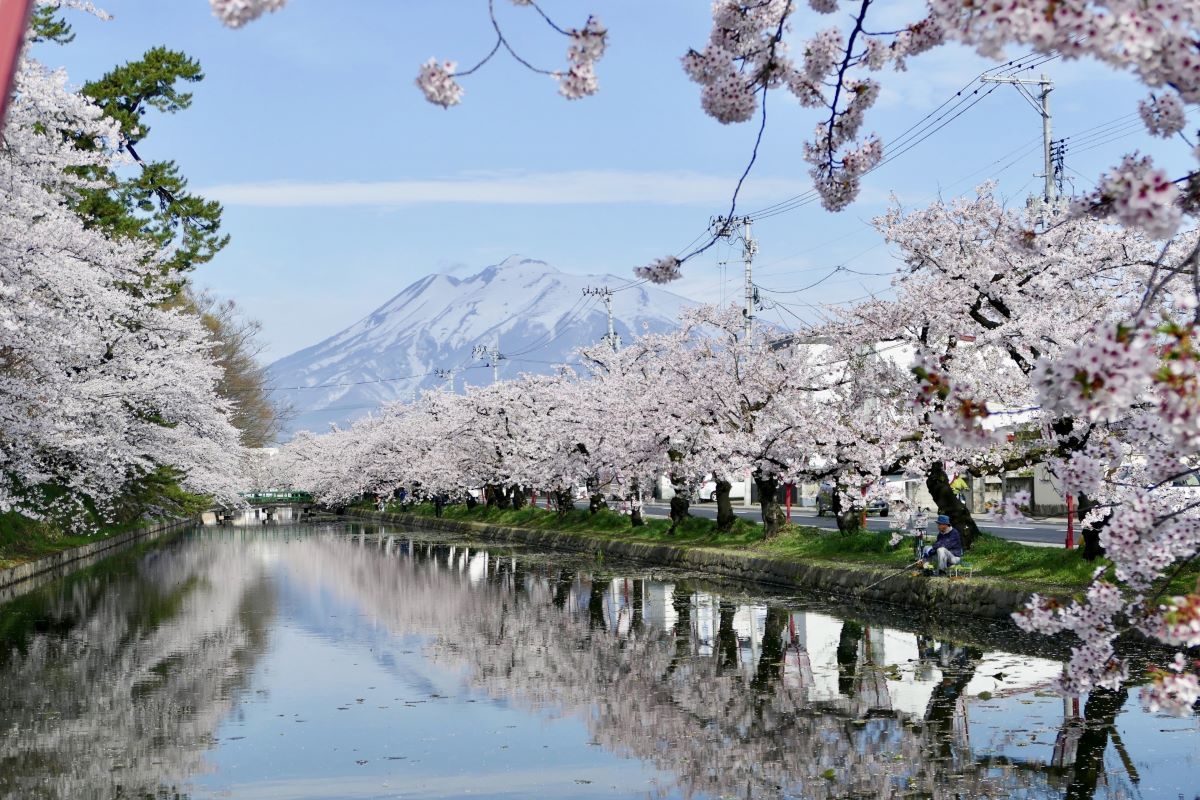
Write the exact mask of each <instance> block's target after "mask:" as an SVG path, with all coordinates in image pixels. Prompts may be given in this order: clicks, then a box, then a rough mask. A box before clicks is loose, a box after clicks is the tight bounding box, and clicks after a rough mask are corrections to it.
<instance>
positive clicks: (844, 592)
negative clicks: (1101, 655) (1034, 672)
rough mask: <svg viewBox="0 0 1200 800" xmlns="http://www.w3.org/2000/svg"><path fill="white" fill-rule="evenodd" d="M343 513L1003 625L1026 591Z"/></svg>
mask: <svg viewBox="0 0 1200 800" xmlns="http://www.w3.org/2000/svg"><path fill="white" fill-rule="evenodd" d="M345 516H347V517H350V518H354V519H360V520H370V521H374V522H385V523H392V524H398V525H406V526H411V527H415V528H422V529H427V530H436V531H444V532H449V533H458V534H467V535H471V536H478V537H480V538H483V539H488V540H494V541H503V542H512V543H517V544H522V545H529V546H534V547H541V548H547V549H553V550H561V551H566V552H573V553H590V554H593V555H598V556H601V557H604V558H615V559H621V560H625V561H629V562H631V563H636V564H642V565H654V566H662V567H670V568H673V569H685V570H696V571H699V572H705V573H709V574H712V575H718V576H721V577H725V578H732V579H735V580H741V581H747V582H750V583H757V584H763V585H767V586H772V587H777V588H783V589H797V590H803V591H807V592H818V593H827V594H834V595H841V596H845V597H850V598H854V599H856V600H866V601H870V602H878V603H888V604H891V605H896V606H901V607H903V608H906V609H913V610H919V611H931V612H937V613H939V614H951V615H963V614H965V615H970V616H973V617H979V618H982V619H995V620H1007V619H1008V618H1009V615H1010V614H1012V612H1013V611H1015V610H1017V609H1018V608H1020V607H1021V605H1022V604H1023V603H1024V602H1025V601H1026V600H1027V599H1028V598H1029V596H1030V594H1032V593H1033V592H1032V590H1030V589H1027V588H1020V587H1016V586H1012V585H1002V584H1000V583H999V582H998V581H994V580H989V579H987V578H983V577H967V578H930V577H925V576H923V575H915V576H914V575H912V574H910V573H909V572H900V573H899V574H897V570H894V569H884V568H877V567H872V566H865V565H863V566H860V565H856V564H833V563H827V562H813V563H810V562H803V561H794V560H788V559H781V558H768V557H763V556H758V555H751V554H747V553H739V552H737V551H733V550H726V549H718V548H711V547H695V546H680V545H670V544H657V543H649V542H636V541H623V540H619V539H609V538H605V537H603V536H598V535H594V534H580V533H572V532H563V531H550V530H536V529H531V528H519V527H512V526H505V525H494V524H489V523H481V522H471V521H465V520H448V519H438V518H430V517H427V516H424V515H419V514H389V513H378V512H358V511H356V512H354V513H349V514H346V515H345ZM1040 593H1041V594H1043V595H1045V594H1056V595H1061V596H1063V597H1065V596H1067V595H1068V594H1069V591H1068V590H1067V589H1065V588H1064V589H1063V590H1062V591H1061V592H1046V591H1045V590H1041V591H1040Z"/></svg>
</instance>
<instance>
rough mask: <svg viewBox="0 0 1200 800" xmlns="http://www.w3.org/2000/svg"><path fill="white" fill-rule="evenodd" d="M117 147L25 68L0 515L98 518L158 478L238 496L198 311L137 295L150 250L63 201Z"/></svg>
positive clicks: (61, 79) (95, 118) (233, 442)
mask: <svg viewBox="0 0 1200 800" xmlns="http://www.w3.org/2000/svg"><path fill="white" fill-rule="evenodd" d="M63 132H69V133H70V136H66V135H64V133H63ZM81 140H82V141H88V142H90V143H91V144H92V145H93V146H92V147H91V148H90V149H85V148H81V147H77V146H76V144H75V143H76V142H78V141H81ZM116 141H118V132H117V129H116V127H115V125H114V124H113V123H111V122H110V121H109V120H108V119H107V118H105V117H104V116H103V114H102V113H101V111H100V109H99V108H98V107H96V106H95V105H94V104H93V103H92V102H91V101H90V100H88V99H87V98H85V97H82V96H81V95H78V94H75V93H73V92H71V91H69V90H68V89H67V88H66V76H65V74H63V73H61V72H50V71H49V70H47V69H46V68H44V67H43V66H41V65H40V64H38V63H37V62H35V61H33V60H32V59H28V58H26V59H23V60H22V62H21V64H20V66H19V69H18V75H17V80H16V94H15V96H14V98H13V100H12V104H11V106H10V110H9V117H8V124H7V127H6V129H5V131H4V142H3V148H2V150H0V152H2V153H3V158H0V186H2V187H3V188H2V189H0V192H3V197H4V203H3V210H0V229H2V230H3V235H2V236H0V286H2V287H3V288H2V289H0V291H2V292H3V295H4V300H5V302H4V303H3V306H2V307H0V360H2V362H3V370H2V371H0V372H2V376H0V397H2V400H0V408H3V411H0V459H2V460H3V463H4V469H3V471H2V476H0V507H3V508H5V509H11V508H15V509H17V510H19V511H21V512H22V513H26V514H30V515H34V516H43V515H46V514H51V515H54V516H56V517H61V518H63V519H65V520H73V521H78V520H80V519H83V518H86V517H87V516H90V514H91V513H92V511H99V512H100V515H101V517H102V518H103V517H106V516H108V515H109V513H110V512H111V509H112V507H113V501H114V500H115V499H116V498H117V497H118V496H119V495H120V494H121V493H122V492H124V491H127V490H129V489H130V488H131V487H136V486H137V485H138V484H139V482H141V481H144V480H146V479H147V478H148V477H149V476H153V475H156V474H159V473H162V472H163V471H166V472H168V473H171V474H175V475H178V476H179V477H180V478H181V480H182V482H183V485H184V487H185V488H187V489H189V490H191V491H194V492H198V493H201V494H210V495H213V496H215V497H218V498H222V499H225V500H227V501H229V502H237V490H238V489H239V488H240V487H239V486H238V475H239V471H240V459H241V446H240V444H239V439H238V435H237V431H236V430H235V429H234V428H233V426H232V425H231V424H230V422H229V416H228V415H229V407H228V405H227V404H226V403H225V402H224V401H221V400H220V399H219V398H218V397H217V394H216V391H215V387H216V384H217V381H218V380H219V379H220V370H219V368H218V367H217V366H216V365H215V363H214V361H213V352H212V343H211V342H210V340H209V338H208V335H207V333H206V331H205V330H204V328H203V326H202V325H201V322H200V320H199V318H198V317H197V316H195V315H194V314H189V313H186V312H184V311H181V310H175V309H171V308H167V307H166V306H164V305H163V304H162V301H163V300H164V299H165V296H162V295H159V294H156V290H155V289H153V288H147V287H152V286H153V284H154V280H153V277H154V275H155V271H156V270H157V263H156V259H155V254H154V253H153V252H148V251H147V250H146V249H145V247H144V246H143V245H142V244H140V243H138V242H136V241H134V240H128V239H121V240H118V239H113V238H109V237H108V236H107V235H106V234H105V233H103V232H102V231H98V230H95V229H92V228H89V227H88V226H86V225H85V224H84V222H83V221H82V220H81V219H80V218H79V217H78V216H77V215H76V213H75V212H74V211H73V210H72V209H71V208H70V206H69V201H70V199H71V198H72V197H73V196H75V194H76V193H77V192H78V191H80V190H82V189H84V188H86V187H87V185H88V183H87V181H86V179H83V178H80V177H78V176H79V175H81V174H87V173H88V172H89V171H90V169H91V168H97V167H101V166H102V167H104V168H106V169H107V168H108V167H109V166H110V165H111V164H112V163H113V159H114V158H115V156H114V155H113V152H115V148H114V147H113V144H114V143H115V142H116ZM133 287H138V289H137V290H134V288H133Z"/></svg>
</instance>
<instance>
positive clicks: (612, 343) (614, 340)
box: [583, 286, 621, 353]
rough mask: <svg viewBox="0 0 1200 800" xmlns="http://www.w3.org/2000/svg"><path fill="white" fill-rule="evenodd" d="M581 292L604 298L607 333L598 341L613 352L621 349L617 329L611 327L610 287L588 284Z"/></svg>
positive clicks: (589, 295) (611, 294)
mask: <svg viewBox="0 0 1200 800" xmlns="http://www.w3.org/2000/svg"><path fill="white" fill-rule="evenodd" d="M583 294H584V296H585V297H602V298H604V308H605V310H607V312H608V333H607V334H606V335H605V336H604V338H603V339H601V340H600V341H602V342H604V343H605V344H607V345H608V346H609V347H611V348H612V349H613V352H614V353H615V352H616V351H617V350H620V349H621V337H620V336H618V335H617V330H616V328H614V327H613V313H612V298H613V293H612V289H609V288H608V287H607V286H599V287H597V288H595V289H593V288H592V287H590V286H589V287H588V288H586V289H584V290H583Z"/></svg>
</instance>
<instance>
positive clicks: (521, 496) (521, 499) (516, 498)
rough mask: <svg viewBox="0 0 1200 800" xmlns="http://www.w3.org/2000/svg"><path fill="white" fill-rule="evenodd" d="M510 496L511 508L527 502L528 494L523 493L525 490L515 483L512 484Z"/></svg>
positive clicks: (521, 505)
mask: <svg viewBox="0 0 1200 800" xmlns="http://www.w3.org/2000/svg"><path fill="white" fill-rule="evenodd" d="M511 497H512V507H513V508H518V509H519V508H524V507H525V505H526V503H528V502H529V496H528V495H527V494H526V493H525V490H524V489H522V488H521V487H520V486H518V485H517V484H515V483H514V484H513V485H512V495H511Z"/></svg>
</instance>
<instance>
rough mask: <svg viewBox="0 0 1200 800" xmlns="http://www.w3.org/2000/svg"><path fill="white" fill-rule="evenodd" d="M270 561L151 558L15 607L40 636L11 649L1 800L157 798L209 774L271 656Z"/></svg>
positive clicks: (0, 661)
mask: <svg viewBox="0 0 1200 800" xmlns="http://www.w3.org/2000/svg"><path fill="white" fill-rule="evenodd" d="M261 547H262V545H261V544H259V545H255V544H246V543H240V544H238V543H233V542H230V541H228V540H226V541H211V540H201V541H194V542H190V543H188V544H187V545H186V546H177V547H171V548H168V549H162V550H154V551H151V552H149V553H147V554H146V555H144V556H143V557H141V558H140V559H139V560H138V563H137V567H136V572H133V573H131V574H130V575H128V576H127V575H126V574H125V573H124V572H121V571H120V570H119V567H118V568H117V569H114V567H113V562H105V563H104V564H101V565H100V566H98V567H97V568H96V569H94V570H92V571H89V572H87V573H82V574H80V575H78V576H76V577H74V578H72V579H68V580H67V581H66V582H64V583H61V584H56V585H52V586H50V587H46V588H44V589H42V590H40V591H39V592H36V593H35V594H34V595H30V596H27V597H25V598H23V599H21V600H18V601H16V602H14V603H13V604H11V605H8V606H6V607H5V608H4V614H5V616H6V617H7V618H8V620H17V619H21V618H24V619H29V620H31V622H30V624H29V626H28V627H27V628H26V629H24V630H21V629H19V628H18V625H17V624H10V625H6V627H5V629H4V631H3V635H4V638H2V639H0V647H2V649H0V729H2V730H3V731H4V734H5V735H4V736H3V738H2V739H0V795H2V796H4V797H22V798H25V797H47V798H64V799H65V798H70V799H71V800H75V799H76V798H113V797H134V796H136V797H143V796H158V795H159V792H160V791H165V789H166V787H170V786H174V785H177V784H178V783H180V782H183V781H185V780H186V779H187V778H188V777H189V776H191V775H194V774H196V773H197V772H199V771H201V770H203V768H204V764H203V759H204V754H205V751H206V750H207V749H208V748H209V747H210V746H211V745H212V742H213V736H214V734H215V732H216V730H217V727H218V725H219V724H220V722H221V720H222V719H223V718H224V717H225V716H226V714H227V713H228V711H229V710H230V709H231V708H232V707H233V705H234V703H235V701H236V698H237V695H238V692H239V691H240V690H241V689H242V688H243V687H244V685H245V680H246V677H247V676H248V674H249V667H250V666H251V665H252V664H253V662H254V661H255V660H256V659H257V657H258V656H259V654H261V653H262V652H263V650H264V648H265V644H266V642H265V639H266V626H267V624H268V622H269V621H270V618H271V616H272V615H273V610H274V596H273V594H272V592H271V591H270V588H269V586H268V584H267V583H266V582H265V581H264V580H263V576H264V571H263V567H262V563H263V561H262V559H261V558H258V557H257V552H256V551H258V550H260V549H261ZM121 563H122V562H121V561H117V562H116V564H117V565H119V564H121ZM34 619H36V620H37V622H36V623H34V622H32V620H34ZM172 791H173V790H172Z"/></svg>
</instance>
